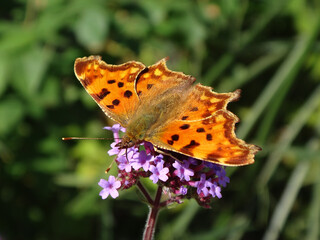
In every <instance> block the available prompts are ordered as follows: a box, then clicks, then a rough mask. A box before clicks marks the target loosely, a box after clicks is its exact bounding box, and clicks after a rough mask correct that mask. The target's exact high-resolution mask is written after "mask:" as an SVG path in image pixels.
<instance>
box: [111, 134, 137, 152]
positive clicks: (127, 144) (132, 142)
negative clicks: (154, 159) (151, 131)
mask: <svg viewBox="0 0 320 240" xmlns="http://www.w3.org/2000/svg"><path fill="white" fill-rule="evenodd" d="M141 142H142V141H141V140H137V139H134V138H131V137H129V136H126V135H125V136H123V138H122V139H121V142H119V143H117V144H116V147H118V148H119V149H125V148H131V147H134V146H137V145H138V144H140V143H141Z"/></svg>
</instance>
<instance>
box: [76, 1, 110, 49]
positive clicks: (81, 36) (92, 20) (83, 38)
mask: <svg viewBox="0 0 320 240" xmlns="http://www.w3.org/2000/svg"><path fill="white" fill-rule="evenodd" d="M108 32H109V15H108V13H107V12H106V11H105V10H104V9H102V8H98V7H91V8H87V9H84V11H83V12H82V14H81V17H80V18H79V19H78V21H77V22H76V23H75V34H76V37H77V39H78V41H79V42H80V43H81V44H82V45H83V46H85V47H86V48H88V49H89V50H90V51H93V52H98V51H101V50H102V48H103V46H104V41H105V39H106V37H107V35H108Z"/></svg>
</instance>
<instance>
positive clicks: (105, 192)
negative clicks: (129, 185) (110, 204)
mask: <svg viewBox="0 0 320 240" xmlns="http://www.w3.org/2000/svg"><path fill="white" fill-rule="evenodd" d="M98 184H99V186H100V187H102V188H103V189H102V190H101V191H100V193H99V195H100V196H101V197H102V199H106V198H107V197H108V196H109V194H110V195H111V197H113V198H116V197H118V196H119V193H118V191H117V189H118V188H120V186H121V183H120V181H116V178H115V177H114V176H110V177H109V180H108V181H107V180H104V179H100V181H99V183H98Z"/></svg>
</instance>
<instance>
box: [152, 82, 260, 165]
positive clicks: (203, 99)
mask: <svg viewBox="0 0 320 240" xmlns="http://www.w3.org/2000/svg"><path fill="white" fill-rule="evenodd" d="M239 94H240V91H239V90H237V91H235V92H232V93H222V94H218V93H215V92H213V91H211V88H210V87H205V86H202V85H201V84H198V85H196V86H195V87H194V89H193V91H192V92H191V93H190V96H189V97H188V100H187V102H186V103H184V106H181V107H183V108H185V111H184V112H183V113H182V114H181V115H180V116H179V117H178V118H177V120H173V121H171V122H169V123H168V124H166V125H165V126H163V128H162V129H159V130H158V133H157V134H155V135H154V136H152V137H151V138H150V139H147V140H148V141H150V142H152V143H153V144H154V145H156V146H158V147H159V148H163V149H167V150H171V151H175V152H179V153H182V154H185V155H187V156H191V157H194V158H197V159H201V160H205V161H209V162H213V163H217V164H221V165H226V166H241V165H247V164H251V163H253V162H254V154H255V153H256V152H257V151H259V150H260V148H259V147H257V146H255V145H251V144H247V143H245V142H244V141H243V140H241V139H238V138H237V137H236V135H235V132H234V128H235V123H236V122H238V118H237V117H236V116H235V115H234V114H233V113H231V112H230V111H228V110H226V105H227V104H228V102H230V101H232V100H236V99H238V97H239Z"/></svg>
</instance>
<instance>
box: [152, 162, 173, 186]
mask: <svg viewBox="0 0 320 240" xmlns="http://www.w3.org/2000/svg"><path fill="white" fill-rule="evenodd" d="M149 170H150V172H152V175H151V176H150V179H151V180H152V181H153V183H157V182H158V180H159V179H160V180H161V181H163V182H165V181H167V180H168V178H169V177H168V176H167V173H168V172H169V169H168V168H167V167H163V163H161V162H160V163H158V164H157V166H154V165H151V166H150V169H149Z"/></svg>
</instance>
